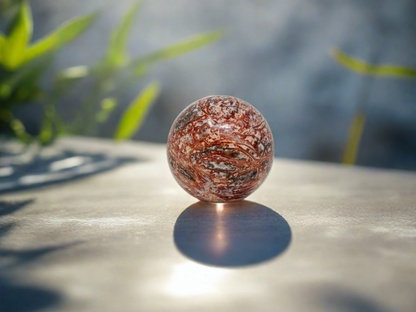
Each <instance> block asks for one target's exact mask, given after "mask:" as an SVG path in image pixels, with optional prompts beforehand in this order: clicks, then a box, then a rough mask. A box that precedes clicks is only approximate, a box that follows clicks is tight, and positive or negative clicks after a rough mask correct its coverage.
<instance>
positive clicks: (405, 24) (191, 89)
mask: <svg viewBox="0 0 416 312" xmlns="http://www.w3.org/2000/svg"><path fill="white" fill-rule="evenodd" d="M31 3H32V9H33V13H34V20H35V29H34V37H35V39H36V38H39V37H41V36H43V35H45V34H46V33H48V32H50V31H51V30H52V29H54V28H56V27H57V26H58V25H60V24H61V23H63V22H64V21H66V20H68V19H70V18H71V17H74V16H76V15H79V14H85V13H88V12H91V11H93V10H94V9H97V8H103V10H102V12H101V15H100V17H99V19H98V20H97V21H96V23H95V24H94V26H93V27H92V28H91V29H89V30H88V31H87V33H85V34H84V35H83V36H82V37H80V38H78V39H77V40H76V41H74V42H72V43H71V44H69V45H68V46H67V47H66V48H65V49H63V50H62V51H61V52H60V53H59V55H58V57H57V60H56V63H55V68H54V70H56V71H58V70H60V69H63V68H66V67H68V66H74V65H82V64H84V65H87V64H91V63H93V62H94V61H95V60H96V59H97V58H99V57H100V56H102V55H103V53H104V51H105V48H106V45H107V43H108V38H109V36H110V34H111V31H112V30H113V29H114V28H115V27H116V26H117V25H118V22H119V21H120V19H121V18H122V16H123V14H124V13H125V12H126V10H127V9H128V8H129V6H130V5H131V4H132V3H133V2H132V1H128V0H117V1H111V0H89V1H85V0H33V1H31ZM415 16H416V2H415V1H414V0H378V1H375V0H367V1H362V0H280V1H276V0H238V1H237V0H235V1H232V0H199V1H195V0H175V1H172V0H148V1H146V2H145V3H144V5H143V8H142V10H141V12H140V14H139V16H138V18H137V20H136V23H135V24H134V27H133V31H132V34H131V37H130V41H129V51H130V53H131V54H132V55H139V54H142V53H147V52H151V51H155V50H157V49H159V48H162V47H163V46H166V45H167V44H170V43H174V42H175V41H178V40H180V39H182V38H184V37H187V36H189V35H192V34H196V33H200V32H203V31H208V30H215V29H225V30H227V31H228V33H227V35H226V37H224V39H222V40H221V41H219V42H217V43H215V44H213V45H211V46H208V47H205V48H203V49H201V50H198V51H196V52H193V53H190V54H187V55H185V56H182V57H180V58H178V59H175V60H172V61H167V62H164V63H161V64H159V65H158V66H156V68H155V70H154V71H152V73H151V75H149V76H148V77H147V78H146V79H145V80H144V81H142V83H141V84H139V85H137V87H135V88H132V89H130V90H129V94H128V95H126V96H125V97H124V98H123V101H122V105H121V106H120V107H118V109H117V112H116V113H115V114H114V116H112V118H111V119H110V120H109V122H108V124H107V125H106V126H105V129H104V130H103V131H102V132H101V133H100V135H101V136H104V137H111V136H112V134H113V132H114V129H115V126H116V124H117V121H118V119H119V117H120V115H121V112H122V110H123V108H125V107H126V106H127V105H128V103H129V101H130V100H131V99H133V98H134V96H135V95H136V94H137V93H138V92H139V91H140V90H141V88H142V87H143V86H144V85H145V84H146V83H148V82H149V81H150V80H152V79H159V80H160V81H161V83H162V87H163V90H162V94H161V96H160V98H159V99H158V101H157V103H156V104H155V106H154V107H153V108H152V110H151V112H150V114H149V115H148V118H147V119H146V121H145V123H144V125H143V127H142V128H141V130H140V132H139V133H138V134H137V135H136V136H135V139H139V140H146V141H154V142H166V137H167V134H168V131H169V128H170V125H171V124H172V122H173V120H174V119H175V117H176V116H177V114H178V113H179V112H180V111H181V110H182V109H183V108H185V107H186V106H187V105H188V104H190V103H191V102H193V101H195V100H196V99H198V98H201V97H204V96H207V95H211V94H228V95H233V96H237V97H239V98H242V99H244V100H246V101H247V102H249V103H251V104H252V105H254V106H255V107H256V108H257V109H258V110H259V111H260V112H261V113H263V115H264V116H265V117H266V119H267V120H268V122H269V124H270V126H271V128H272V131H273V134H274V138H275V150H276V156H281V157H289V158H297V159H311V160H322V161H334V162H339V161H340V158H341V155H342V151H343V147H344V144H345V140H346V136H347V133H348V127H349V124H350V122H351V119H352V117H353V115H354V112H355V107H356V105H357V102H358V101H359V98H360V93H361V87H362V84H363V82H364V79H366V78H364V77H362V76H359V75H356V74H354V73H352V72H350V71H348V70H346V69H345V68H343V67H341V66H339V65H338V64H337V63H335V62H334V61H333V60H332V59H331V57H330V56H329V50H330V48H331V47H339V48H340V49H341V50H343V51H344V52H346V53H349V54H351V55H353V56H356V57H360V58H363V59H366V60H369V59H376V60H377V62H381V63H390V64H397V65H402V66H410V67H416V40H415V39H416V38H415V37H416V18H415ZM375 56H376V57H375ZM368 85H369V97H368V101H366V103H365V112H366V114H367V123H366V126H365V130H364V134H363V138H362V142H361V149H360V153H359V155H358V160H357V163H358V164H359V165H368V166H379V167H390V168H401V169H412V170H415V169H416V80H411V79H385V78H377V79H374V80H372V81H371V83H370V84H368ZM82 96H83V95H82V93H79V92H77V94H73V95H71V97H70V98H69V99H68V100H67V101H65V102H63V103H60V106H59V107H58V109H59V111H60V112H62V113H63V114H64V115H65V118H68V119H71V118H72V116H73V114H74V113H75V111H76V110H77V105H78V103H79V102H80V99H81V98H82ZM35 113H36V107H33V108H32V112H31V113H30V114H27V116H26V118H25V123H26V124H29V127H30V123H31V122H32V123H34V124H35V123H36V118H34V117H33V116H35Z"/></svg>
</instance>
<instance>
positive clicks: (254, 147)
mask: <svg viewBox="0 0 416 312" xmlns="http://www.w3.org/2000/svg"><path fill="white" fill-rule="evenodd" d="M273 153H274V145H273V136H272V132H271V131H270V128H269V125H268V124H267V122H266V120H265V119H264V117H263V116H262V115H261V114H260V113H259V112H258V111H257V110H256V109H255V108H254V107H253V106H251V105H250V104H248V103H247V102H245V101H243V100H240V99H238V98H235V97H232V96H209V97H205V98H202V99H200V100H198V101H196V102H194V103H192V104H191V105H189V106H188V107H187V108H185V109H184V110H183V111H182V113H180V114H179V116H178V117H177V118H176V120H175V121H174V123H173V125H172V128H171V129H170V133H169V138H168V146H167V156H168V161H169V167H170V170H171V171H172V174H173V176H174V177H175V179H176V181H177V182H178V183H179V185H180V186H181V187H182V188H183V189H184V190H185V191H187V192H188V193H189V194H191V195H192V196H194V197H196V198H198V199H200V200H203V201H208V202H215V203H221V202H229V201H236V200H241V199H244V198H246V197H247V196H249V195H250V194H251V193H253V192H254V191H255V190H256V189H257V188H258V187H259V186H260V184H261V183H262V182H263V181H264V179H265V178H266V177H267V175H268V173H269V171H270V168H271V166H272V163H273Z"/></svg>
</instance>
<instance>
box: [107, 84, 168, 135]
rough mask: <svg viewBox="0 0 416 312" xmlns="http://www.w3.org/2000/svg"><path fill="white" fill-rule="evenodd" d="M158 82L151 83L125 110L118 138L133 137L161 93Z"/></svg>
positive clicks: (118, 130)
mask: <svg viewBox="0 0 416 312" xmlns="http://www.w3.org/2000/svg"><path fill="white" fill-rule="evenodd" d="M159 92H160V85H159V83H158V82H152V83H150V84H149V85H148V86H147V87H146V88H145V89H144V90H143V91H142V93H141V94H140V95H139V96H138V97H137V98H136V99H135V100H134V101H133V102H132V103H131V104H130V106H129V107H128V108H127V110H126V111H125V112H124V114H123V116H122V118H121V121H120V123H119V125H118V129H117V132H116V134H115V139H116V140H126V139H129V138H131V137H132V136H133V135H134V134H135V133H136V131H137V130H138V129H139V128H140V126H141V124H142V121H143V119H144V117H145V116H146V113H147V112H148V110H149V108H150V106H151V105H152V103H153V102H154V100H155V99H156V97H157V96H158V95H159Z"/></svg>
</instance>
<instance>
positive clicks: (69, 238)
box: [0, 139, 416, 312]
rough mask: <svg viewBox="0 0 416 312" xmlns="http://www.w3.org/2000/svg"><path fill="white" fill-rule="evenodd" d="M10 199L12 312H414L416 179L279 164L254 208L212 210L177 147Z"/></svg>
mask: <svg viewBox="0 0 416 312" xmlns="http://www.w3.org/2000/svg"><path fill="white" fill-rule="evenodd" d="M60 146H61V147H64V148H66V149H67V150H70V151H72V152H74V153H75V152H79V153H96V154H99V153H103V154H106V155H109V157H110V156H111V157H118V156H122V157H128V158H136V159H138V161H136V162H130V163H127V164H125V165H123V166H121V167H118V168H116V169H114V170H112V171H107V172H103V173H100V174H96V175H91V176H88V177H86V178H83V179H78V180H73V181H70V182H67V183H60V184H56V185H50V186H45V187H43V188H36V189H30V190H26V191H21V192H16V193H10V194H3V195H1V196H0V202H1V204H0V233H1V234H0V311H14V310H15V311H35V310H36V311H41V310H42V311H43V310H44V311H68V312H69V311H71V312H72V311H78V312H79V311H81V312H83V311H97V312H98V311H99V312H102V311H104V312H105V311H109V312H110V311H123V312H130V311H132V312H133V311H178V312H179V311H181V312H182V311H192V312H193V311H409V312H413V311H416V298H415V295H414V294H415V293H416V280H415V276H416V226H415V224H416V196H415V190H416V175H415V174H413V173H406V172H399V171H383V170H374V169H366V168H343V167H340V166H337V165H328V164H324V163H307V162H298V161H290V160H283V159H275V161H274V165H273V168H272V170H271V172H270V175H269V177H268V179H267V180H266V181H265V183H264V184H263V185H262V186H261V187H260V189H259V190H258V191H257V192H255V193H254V194H253V195H251V196H250V197H249V198H248V199H247V201H246V202H243V203H240V205H238V204H237V203H232V204H223V205H218V206H217V205H215V206H213V205H208V204H202V203H198V202H196V201H195V199H194V198H192V197H191V196H189V195H188V194H186V193H185V192H184V191H183V190H182V189H181V188H180V187H179V186H178V185H177V184H176V182H175V181H174V179H173V177H172V176H171V174H170V172H169V168H168V164H167V161H166V154H165V146H164V145H154V144H145V143H122V144H116V143H113V142H110V141H96V140H91V139H66V140H63V141H61V142H60Z"/></svg>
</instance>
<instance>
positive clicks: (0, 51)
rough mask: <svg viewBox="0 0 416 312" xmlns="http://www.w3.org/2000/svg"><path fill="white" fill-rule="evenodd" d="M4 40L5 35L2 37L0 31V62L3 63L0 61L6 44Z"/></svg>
mask: <svg viewBox="0 0 416 312" xmlns="http://www.w3.org/2000/svg"><path fill="white" fill-rule="evenodd" d="M6 42H7V39H6V37H4V36H3V34H2V33H0V64H2V63H3V61H2V59H3V50H4V48H5V46H6Z"/></svg>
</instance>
